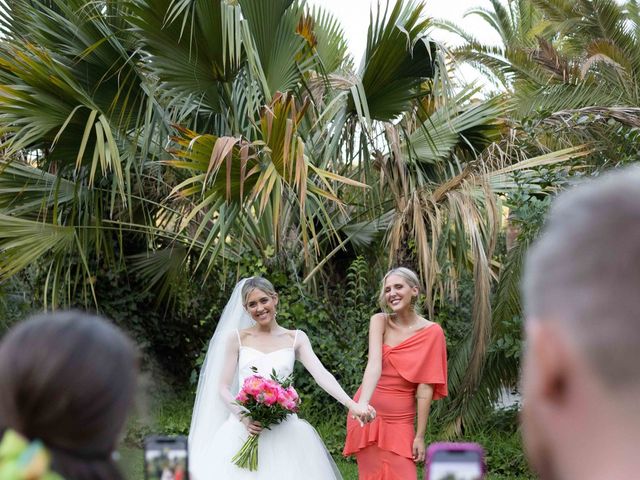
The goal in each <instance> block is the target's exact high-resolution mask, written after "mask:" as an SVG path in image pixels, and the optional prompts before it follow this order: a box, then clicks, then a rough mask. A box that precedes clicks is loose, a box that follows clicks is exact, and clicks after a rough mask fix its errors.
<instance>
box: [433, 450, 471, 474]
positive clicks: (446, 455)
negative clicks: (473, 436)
mask: <svg viewBox="0 0 640 480" xmlns="http://www.w3.org/2000/svg"><path fill="white" fill-rule="evenodd" d="M481 479H482V457H481V455H480V453H479V452H475V451H472V450H459V451H456V450H448V451H447V450H443V451H438V452H435V453H434V455H433V457H432V458H431V463H430V465H429V480H481Z"/></svg>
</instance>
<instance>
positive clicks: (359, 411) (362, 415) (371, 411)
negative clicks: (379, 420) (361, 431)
mask: <svg viewBox="0 0 640 480" xmlns="http://www.w3.org/2000/svg"><path fill="white" fill-rule="evenodd" d="M349 415H351V418H353V419H354V420H355V419H358V421H359V422H360V426H361V427H363V426H364V425H365V423H369V422H371V421H373V419H374V418H376V409H375V408H373V407H372V406H371V405H363V404H360V403H357V402H355V401H353V400H352V401H351V402H350V404H349Z"/></svg>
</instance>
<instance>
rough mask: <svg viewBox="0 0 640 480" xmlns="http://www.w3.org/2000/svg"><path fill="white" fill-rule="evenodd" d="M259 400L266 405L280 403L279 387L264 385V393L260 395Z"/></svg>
mask: <svg viewBox="0 0 640 480" xmlns="http://www.w3.org/2000/svg"><path fill="white" fill-rule="evenodd" d="M257 400H258V401H259V402H260V403H264V404H265V405H269V406H271V405H273V404H274V403H276V402H277V401H278V386H277V385H274V384H272V383H271V384H270V383H266V382H265V384H264V385H263V390H262V392H261V393H260V394H259V395H258V398H257Z"/></svg>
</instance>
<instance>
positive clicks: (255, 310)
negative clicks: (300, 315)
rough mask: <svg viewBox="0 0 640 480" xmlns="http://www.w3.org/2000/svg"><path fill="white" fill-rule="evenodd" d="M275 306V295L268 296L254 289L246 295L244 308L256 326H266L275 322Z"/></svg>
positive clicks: (276, 300)
mask: <svg viewBox="0 0 640 480" xmlns="http://www.w3.org/2000/svg"><path fill="white" fill-rule="evenodd" d="M277 305H278V295H277V294H275V295H269V294H268V293H266V292H264V291H262V290H260V289H259V288H254V289H253V290H252V291H251V292H249V294H248V295H247V302H246V305H245V308H246V309H247V312H249V315H251V318H253V320H254V321H255V322H256V323H257V324H258V325H261V326H267V325H269V324H270V323H272V322H275V318H276V306H277Z"/></svg>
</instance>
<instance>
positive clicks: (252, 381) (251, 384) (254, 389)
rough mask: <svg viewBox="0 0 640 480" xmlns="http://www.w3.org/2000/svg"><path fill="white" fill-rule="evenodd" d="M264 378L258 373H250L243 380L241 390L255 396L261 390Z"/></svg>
mask: <svg viewBox="0 0 640 480" xmlns="http://www.w3.org/2000/svg"><path fill="white" fill-rule="evenodd" d="M264 384H265V379H264V378H262V377H260V376H259V375H252V376H250V377H248V378H246V379H245V380H244V383H243V385H242V390H243V391H244V392H246V393H247V394H248V395H252V396H254V397H255V396H256V395H258V394H259V393H260V392H261V391H262V390H263V388H264V387H263V385H264Z"/></svg>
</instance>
